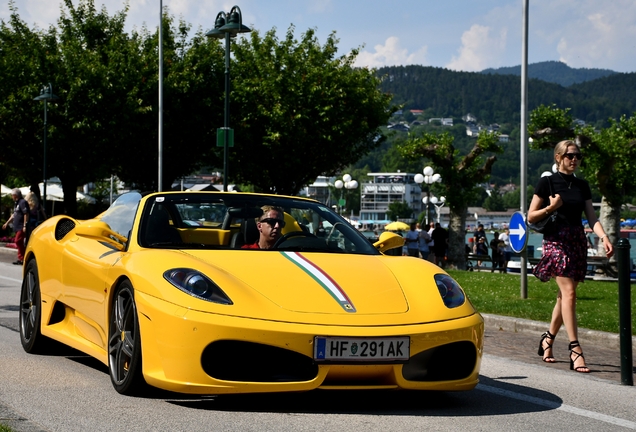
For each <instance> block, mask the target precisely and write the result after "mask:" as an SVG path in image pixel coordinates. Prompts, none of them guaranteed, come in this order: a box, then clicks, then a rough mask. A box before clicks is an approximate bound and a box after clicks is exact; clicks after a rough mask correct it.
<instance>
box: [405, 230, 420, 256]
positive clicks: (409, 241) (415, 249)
mask: <svg viewBox="0 0 636 432" xmlns="http://www.w3.org/2000/svg"><path fill="white" fill-rule="evenodd" d="M409 228H410V229H409V230H408V231H407V232H406V235H405V236H404V239H405V240H406V253H407V254H408V255H409V256H412V257H415V258H419V257H420V249H419V233H418V232H417V230H416V229H415V228H416V223H415V222H411V225H410V227H409Z"/></svg>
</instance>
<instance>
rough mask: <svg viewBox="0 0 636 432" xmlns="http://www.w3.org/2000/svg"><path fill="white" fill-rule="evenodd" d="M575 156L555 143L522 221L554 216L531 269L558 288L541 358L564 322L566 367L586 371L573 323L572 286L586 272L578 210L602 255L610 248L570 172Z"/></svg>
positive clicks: (571, 146) (574, 150)
mask: <svg viewBox="0 0 636 432" xmlns="http://www.w3.org/2000/svg"><path fill="white" fill-rule="evenodd" d="M581 159H582V156H581V151H580V149H579V147H578V146H577V145H576V143H575V142H574V141H570V140H565V141H561V142H559V143H558V144H557V145H556V147H555V148H554V160H555V162H556V165H557V172H556V173H555V174H552V175H551V176H546V177H542V178H541V179H540V180H539V183H538V185H537V187H536V189H535V194H534V196H533V197H532V202H531V203H530V208H529V210H528V222H529V223H535V222H538V221H540V220H542V219H544V218H546V217H548V216H549V215H551V214H552V213H554V212H557V215H558V217H557V229H556V231H555V232H553V233H550V234H544V236H543V255H542V257H541V260H540V261H539V263H538V264H537V266H536V267H535V268H534V270H533V273H534V275H535V276H536V277H537V278H539V279H540V280H541V281H543V282H547V281H549V280H550V278H553V277H554V278H555V279H556V283H557V285H558V287H559V292H558V294H557V300H556V304H555V306H554V310H553V311H552V320H551V322H550V329H549V330H548V331H547V332H546V333H544V334H543V335H542V336H541V340H540V342H539V350H538V352H539V355H540V356H542V357H543V361H544V362H548V363H554V362H555V361H556V360H555V358H554V355H553V352H552V345H553V343H554V339H555V338H556V335H557V333H558V331H559V329H560V328H561V325H562V324H565V330H566V331H567V333H568V336H569V338H570V344H569V350H570V369H571V370H575V371H577V372H583V373H588V372H590V369H589V368H588V367H587V366H586V364H585V358H584V357H583V350H582V348H581V345H580V344H579V341H578V328H577V322H576V288H577V286H578V284H579V282H583V281H584V280H585V272H586V270H587V240H586V237H585V231H584V229H583V224H582V222H581V214H582V213H583V212H584V213H585V216H586V218H587V220H588V222H589V225H590V227H591V228H592V230H593V231H594V233H595V234H596V235H597V236H598V237H599V239H600V241H601V242H602V243H603V247H604V248H605V253H606V255H607V257H608V258H609V257H611V256H612V255H613V253H614V247H613V246H612V244H611V243H610V241H609V238H608V237H607V234H605V230H603V226H602V225H601V223H600V222H599V221H598V219H597V217H596V213H595V212H594V207H593V206H592V193H591V191H590V186H589V184H588V183H587V181H585V180H581V179H578V178H576V177H575V176H574V171H575V170H576V169H577V168H578V166H579V165H580V163H581Z"/></svg>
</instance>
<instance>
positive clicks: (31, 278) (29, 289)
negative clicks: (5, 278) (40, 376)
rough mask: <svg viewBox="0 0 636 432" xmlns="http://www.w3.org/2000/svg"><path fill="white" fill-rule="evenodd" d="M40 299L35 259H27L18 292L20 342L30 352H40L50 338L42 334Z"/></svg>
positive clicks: (44, 348)
mask: <svg viewBox="0 0 636 432" xmlns="http://www.w3.org/2000/svg"><path fill="white" fill-rule="evenodd" d="M41 307H42V300H41V294H40V279H39V278H38V265H37V263H36V261H35V260H31V261H29V263H28V264H27V268H26V273H25V275H24V279H23V280H22V290H21V292H20V321H19V324H18V325H19V326H20V342H22V347H23V348H24V350H25V351H26V352H28V353H31V354H36V353H42V352H44V351H45V350H46V346H47V344H48V343H49V341H50V339H48V338H47V337H45V336H42V333H41V332H40V323H41V321H42V309H41Z"/></svg>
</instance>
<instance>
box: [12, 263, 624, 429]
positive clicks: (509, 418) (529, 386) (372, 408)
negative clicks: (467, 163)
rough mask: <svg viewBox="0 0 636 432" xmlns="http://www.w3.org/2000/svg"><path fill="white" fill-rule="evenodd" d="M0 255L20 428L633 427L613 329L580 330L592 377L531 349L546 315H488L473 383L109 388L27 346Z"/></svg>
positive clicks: (560, 353) (563, 345)
mask: <svg viewBox="0 0 636 432" xmlns="http://www.w3.org/2000/svg"><path fill="white" fill-rule="evenodd" d="M13 253H14V252H12V253H11V254H7V253H6V252H5V253H3V252H0V423H4V424H9V425H10V426H11V427H13V428H14V429H15V430H16V431H87V430H90V431H101V430H103V431H109V432H110V431H112V430H130V431H154V430H157V431H163V430H174V431H181V430H188V431H209V430H224V431H235V430H236V431H238V430H241V431H263V430H275V431H318V430H319V431H321V432H322V431H362V430H364V431H387V430H390V431H392V430H400V431H411V430H413V431H415V430H417V431H421V430H439V431H456V430H488V431H504V430H505V431H509V430H511V429H517V430H524V431H542V432H543V431H546V430H577V431H587V430H590V431H591V430H593V431H617V430H636V410H635V409H634V407H635V406H636V405H635V403H634V400H635V399H636V398H635V397H636V390H635V389H634V387H631V386H625V385H621V384H620V363H619V362H620V358H619V352H618V348H617V341H618V339H617V337H616V335H611V334H607V333H599V332H585V331H582V337H581V341H582V344H583V348H584V350H585V354H586V358H587V359H588V365H589V366H590V368H591V369H592V373H591V374H579V373H575V372H571V371H569V370H568V369H569V363H568V362H567V342H566V338H565V337H564V336H565V333H564V334H563V336H561V335H560V337H559V338H557V342H556V350H555V355H556V356H557V360H558V362H557V363H556V364H553V365H548V364H545V363H543V362H541V359H540V357H539V356H538V355H537V354H536V349H537V345H538V340H539V335H540V334H541V332H543V331H544V327H545V326H546V324H544V323H536V322H532V321H527V320H517V319H510V318H503V317H497V316H489V315H487V316H486V317H485V318H486V322H487V329H486V338H485V348H484V351H485V355H484V359H483V363H482V368H481V375H480V384H479V385H478V386H477V388H476V389H475V390H473V391H471V392H460V393H452V392H442V393H437V392H372V391H360V392H327V391H314V392H308V393H300V394H273V395H272V394H270V395H235V396H220V397H204V398H202V397H184V396H182V395H178V394H173V393H166V392H162V391H156V392H154V393H153V394H151V395H147V396H146V397H137V398H130V397H124V396H121V395H119V394H117V393H116V392H115V391H114V390H113V388H112V386H111V383H110V379H109V377H108V373H107V371H106V369H105V367H104V366H103V365H102V364H101V363H99V362H97V361H95V360H92V359H90V358H89V357H87V356H84V355H82V354H81V353H78V352H75V351H72V350H68V349H60V351H59V352H57V354H56V355H49V356H36V355H29V354H26V353H25V352H24V351H23V350H22V347H21V345H20V342H19V336H18V333H17V316H18V306H17V305H18V300H19V290H20V281H21V268H20V267H19V266H13V265H11V264H10V262H11V261H14V260H15V255H13Z"/></svg>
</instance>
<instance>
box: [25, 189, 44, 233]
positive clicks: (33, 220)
mask: <svg viewBox="0 0 636 432" xmlns="http://www.w3.org/2000/svg"><path fill="white" fill-rule="evenodd" d="M24 199H25V200H26V202H27V203H28V204H29V224H28V226H27V232H26V239H25V243H26V244H28V243H29V238H30V237H31V233H32V232H33V230H34V229H35V228H36V227H37V226H38V225H40V224H41V223H42V222H43V221H44V220H46V212H45V211H44V207H43V206H42V205H41V204H40V200H39V199H38V197H37V195H36V194H35V193H34V192H33V191H29V193H27V194H26V196H25V197H24Z"/></svg>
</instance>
